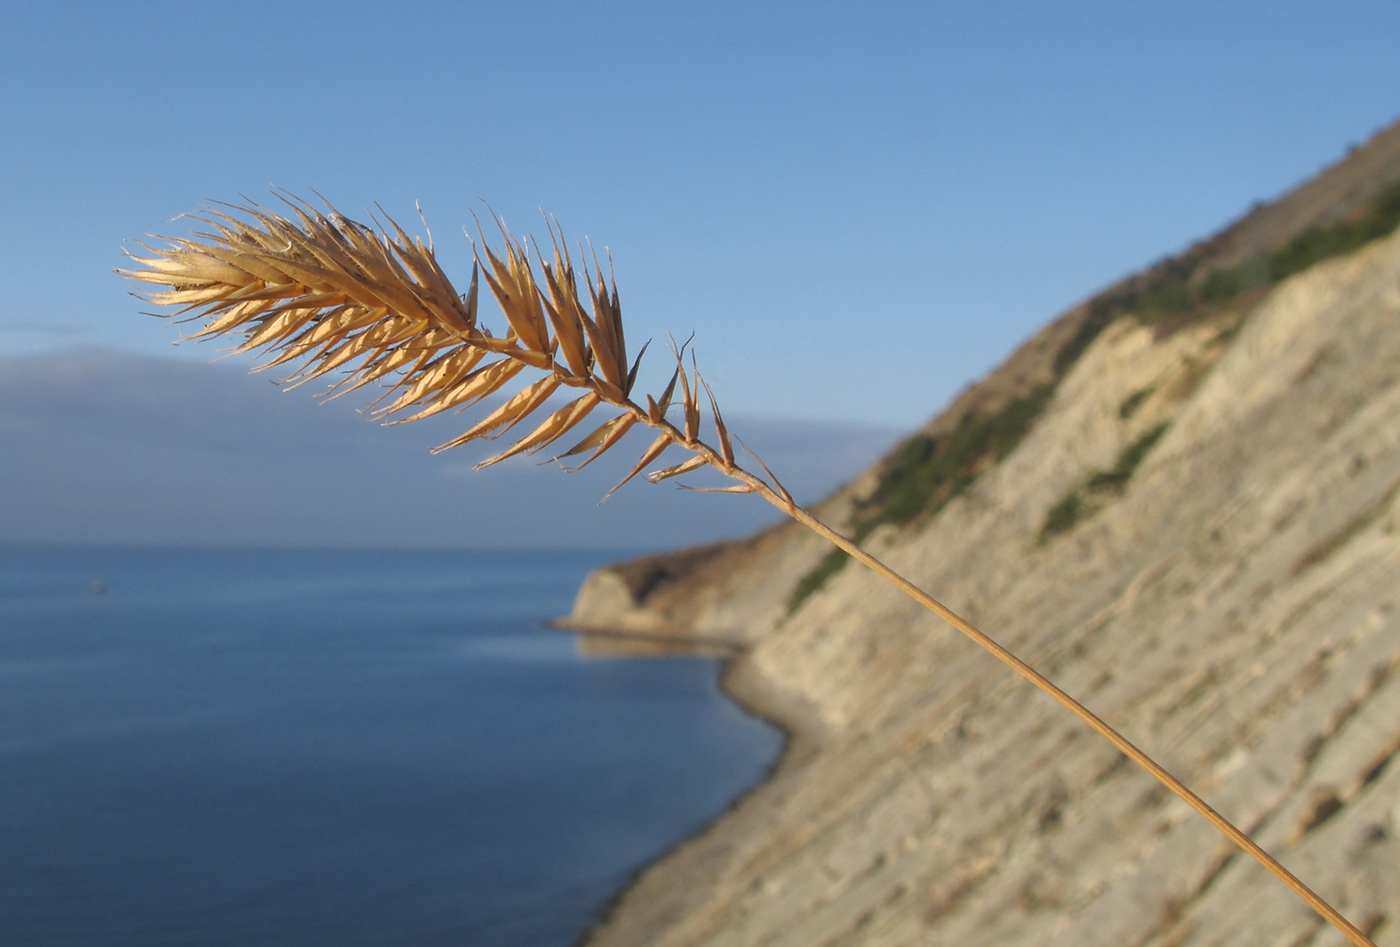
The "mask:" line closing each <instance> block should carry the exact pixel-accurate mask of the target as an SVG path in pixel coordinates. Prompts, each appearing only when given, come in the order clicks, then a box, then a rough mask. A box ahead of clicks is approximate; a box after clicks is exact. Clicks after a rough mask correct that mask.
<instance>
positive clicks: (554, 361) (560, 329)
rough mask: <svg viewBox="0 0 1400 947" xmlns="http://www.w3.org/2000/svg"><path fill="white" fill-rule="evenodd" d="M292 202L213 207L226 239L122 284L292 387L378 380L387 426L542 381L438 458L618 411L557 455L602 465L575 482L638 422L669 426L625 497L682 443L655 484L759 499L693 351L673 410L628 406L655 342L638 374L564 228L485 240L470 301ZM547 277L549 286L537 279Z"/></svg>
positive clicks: (210, 214) (548, 433)
mask: <svg viewBox="0 0 1400 947" xmlns="http://www.w3.org/2000/svg"><path fill="white" fill-rule="evenodd" d="M283 200H284V203H285V204H286V206H287V213H285V214H278V213H273V212H272V211H270V210H268V209H266V208H264V207H261V206H258V205H256V204H252V203H247V204H243V205H238V206H224V205H221V206H220V207H216V208H211V209H208V210H206V211H205V212H204V213H203V214H199V215H195V216H194V217H193V218H192V219H194V220H197V221H200V222H201V223H203V224H206V225H208V226H209V227H210V228H212V229H211V230H209V231H207V232H202V233H197V234H194V235H193V236H190V237H185V238H174V239H171V240H169V241H168V245H167V246H164V247H158V248H153V247H149V246H146V245H145V244H142V246H143V247H144V248H145V250H146V251H148V254H142V255H133V256H132V260H133V262H134V263H135V264H136V266H135V267H133V268H131V269H127V270H121V271H119V272H121V273H122V275H124V276H126V277H127V278H129V279H132V280H135V281H137V282H139V283H145V284H148V285H152V286H155V287H158V288H157V289H154V290H150V291H147V292H146V293H145V294H144V298H145V299H147V300H148V301H149V302H152V303H155V304H156V305H158V306H163V307H167V311H166V314H167V315H169V316H173V317H177V318H181V319H199V320H203V325H202V327H201V328H200V329H198V330H197V331H196V332H194V333H193V334H192V335H191V336H190V338H194V339H203V338H210V337H214V336H223V335H229V336H234V337H238V338H240V339H241V341H240V342H239V343H238V345H237V346H236V348H235V351H237V352H256V353H258V354H260V355H261V356H262V357H263V358H264V362H263V364H262V366H261V367H263V368H268V367H272V366H281V365H287V364H289V363H290V364H295V365H297V366H298V367H297V368H296V369H295V370H294V371H293V373H292V375H291V376H290V377H289V379H288V381H289V383H290V384H292V385H300V384H304V383H306V382H307V381H310V380H312V379H315V378H320V377H322V376H324V375H327V374H328V373H330V372H333V371H335V372H338V373H339V374H338V375H337V376H336V378H337V380H336V383H335V385H334V386H333V387H332V389H331V392H332V393H333V394H337V395H338V394H343V393H345V392H347V391H352V390H355V389H357V388H360V387H362V386H364V385H366V384H368V383H370V382H381V383H383V384H385V385H386V386H387V391H385V392H384V393H383V396H382V397H381V398H380V399H379V401H377V402H376V405H375V407H374V409H373V412H372V415H373V416H374V417H375V418H378V419H384V420H386V421H387V422H388V423H393V424H399V423H405V422H408V421H417V420H420V419H422V418H426V417H430V416H432V415H434V414H438V413H440V412H443V411H447V410H451V409H460V408H466V407H470V406H471V405H473V404H476V403H477V402H479V401H481V400H483V399H485V398H489V397H490V396H492V395H495V394H498V393H499V392H501V391H502V389H503V388H505V387H506V386H507V385H508V384H509V383H510V382H511V380H512V379H514V378H515V377H516V376H517V375H519V374H520V373H521V372H522V371H525V370H526V369H533V370H536V371H540V372H543V373H544V374H543V377H541V378H538V379H537V380H535V381H532V382H531V383H529V384H528V385H526V386H525V387H524V388H523V389H521V390H520V391H518V392H517V393H515V394H514V395H513V396H512V397H510V398H508V399H507V400H506V401H505V402H504V403H503V404H501V405H500V406H499V407H497V408H496V409H495V410H494V411H492V412H491V413H490V414H488V415H487V416H486V417H485V418H483V419H482V420H480V421H479V422H477V423H476V424H475V425H473V426H471V427H470V428H469V429H468V430H466V431H465V432H463V433H462V434H460V435H459V436H457V437H455V438H453V439H452V440H450V441H448V442H447V443H445V444H442V445H439V446H438V447H437V448H435V450H436V451H443V450H448V449H450V448H453V447H458V446H461V445H462V444H466V443H468V442H469V441H474V440H479V439H491V438H495V437H500V436H501V435H503V434H505V433H506V432H508V431H510V430H512V429H513V428H515V427H516V425H518V424H521V423H523V422H526V421H527V420H530V419H532V418H534V421H533V422H532V423H534V425H535V426H534V428H533V430H531V431H530V433H528V434H526V435H525V436H524V437H522V438H520V439H519V440H517V441H515V442H514V443H513V444H511V446H510V447H509V448H508V449H507V450H505V451H503V452H501V453H499V454H497V455H496V456H494V457H490V458H488V459H486V460H484V461H482V462H481V463H480V464H478V465H477V466H478V468H480V467H487V466H490V465H491V464H495V463H499V462H500V461H502V460H505V459H506V458H508V457H512V456H515V455H516V454H520V453H527V452H528V453H534V452H538V451H542V450H544V449H545V448H547V447H549V446H550V445H552V444H554V443H555V442H556V441H558V440H559V439H560V438H562V437H564V436H565V435H566V434H568V433H569V432H570V431H572V430H573V429H574V428H575V427H577V426H578V425H579V424H580V423H582V422H583V421H584V420H585V419H586V418H587V417H588V416H589V415H590V414H591V413H592V412H593V411H594V410H595V409H597V408H599V407H602V406H607V407H608V408H609V409H612V410H613V411H615V412H618V413H615V414H614V415H613V417H611V418H609V419H608V420H606V421H604V422H603V423H602V424H601V425H599V426H598V427H596V428H595V429H594V430H593V431H592V433H590V434H588V435H587V436H586V437H584V438H583V440H581V441H579V443H578V444H576V445H575V446H574V447H572V448H571V449H569V450H567V451H564V452H563V453H562V454H560V455H559V456H560V457H571V456H575V455H577V454H579V453H582V452H584V451H587V450H592V451H593V453H592V454H591V455H590V456H589V457H588V458H587V459H586V460H585V461H583V463H581V464H579V465H578V467H575V468H573V469H579V468H581V467H583V466H586V465H587V464H589V463H592V461H593V460H595V459H596V458H597V457H598V456H600V455H601V454H603V453H605V452H606V451H608V450H609V449H611V448H612V447H614V446H616V445H617V443H618V442H619V441H620V440H621V439H622V436H623V435H624V434H626V433H627V431H628V430H630V429H631V428H632V427H633V426H634V425H635V424H638V423H640V424H644V425H647V426H649V427H652V428H655V429H656V430H657V432H658V435H657V439H656V441H655V442H653V444H652V446H651V447H649V448H648V449H647V451H646V452H645V453H644V454H643V457H642V461H641V462H640V463H639V464H638V465H637V467H636V469H635V470H633V472H632V473H631V474H629V475H628V476H627V477H625V478H624V479H623V481H622V483H626V482H627V481H628V480H630V479H632V477H633V476H635V475H636V474H637V473H640V472H641V471H642V470H644V469H645V468H646V467H647V466H648V465H650V464H651V463H652V462H653V461H655V460H656V459H657V458H658V457H659V456H660V455H661V453H662V452H663V451H664V450H665V449H666V448H667V447H669V446H671V445H673V444H674V445H678V446H681V447H683V448H684V449H686V450H687V451H689V452H690V453H691V457H690V459H689V460H687V461H685V462H684V463H682V464H679V465H676V466H673V467H668V468H666V469H664V470H659V471H656V472H654V473H652V474H650V475H649V476H648V479H649V480H651V481H652V482H657V481H660V480H664V479H667V478H670V477H674V476H677V475H678V474H681V473H687V472H690V471H692V470H696V469H699V468H701V467H705V466H711V467H714V468H715V469H717V470H719V471H720V473H722V474H725V475H726V476H729V477H731V478H734V479H737V480H739V483H737V484H736V485H735V487H733V488H731V489H733V490H734V491H735V492H754V490H755V488H756V487H755V484H754V483H753V482H752V481H756V480H757V478H755V477H753V476H752V475H751V474H748V473H747V472H746V471H742V470H741V468H739V467H738V466H737V465H736V464H735V462H734V450H733V448H732V446H731V438H730V435H729V431H728V429H727V428H726V427H725V424H724V419H723V417H722V416H721V415H720V413H719V407H718V405H717V404H716V403H715V401H714V396H713V394H711V395H710V406H711V416H712V418H713V422H714V428H715V431H716V434H717V435H718V441H719V447H718V448H713V447H711V446H709V445H708V444H705V443H704V442H703V441H701V440H700V437H699V435H700V421H701V414H700V405H699V400H698V399H699V386H700V385H701V380H700V376H699V374H698V372H696V373H695V374H694V382H693V383H692V381H691V379H690V378H688V377H687V373H686V371H685V367H684V365H683V364H681V363H682V360H683V356H684V346H682V347H681V348H675V347H674V346H673V353H674V355H675V357H676V360H677V363H678V364H677V369H676V373H675V374H674V375H673V376H672V378H671V383H670V384H669V385H668V386H667V388H666V390H665V392H664V393H663V394H662V396H661V398H660V399H659V400H658V399H654V398H651V397H650V396H648V397H647V399H646V401H647V405H646V407H645V408H643V407H642V406H640V405H638V404H637V403H636V402H634V401H633V400H632V399H631V397H630V396H631V392H632V387H633V385H634V384H635V383H636V380H637V369H638V367H639V366H640V364H641V357H642V355H643V354H645V352H646V346H643V347H642V350H641V351H640V352H639V353H638V355H637V358H636V359H635V360H633V361H632V362H631V363H629V362H628V358H627V343H626V337H625V335H624V333H623V325H622V309H621V305H620V303H619V300H618V292H617V284H616V281H615V279H614V278H613V276H612V274H611V272H608V273H604V271H603V268H602V266H601V265H600V264H599V262H598V259H597V257H596V255H595V256H594V257H593V260H592V266H591V267H589V266H585V267H584V268H583V284H584V285H583V287H580V285H579V280H578V277H577V276H576V270H575V267H574V262H573V260H572V259H571V257H570V255H569V251H568V247H567V243H566V241H565V239H564V237H563V234H562V232H560V231H559V229H558V227H557V224H555V223H554V222H553V221H549V222H548V227H549V233H550V237H551V242H552V251H553V252H552V258H551V259H548V260H546V259H545V258H544V257H543V256H541V255H539V253H538V247H537V248H536V254H535V257H534V259H533V260H532V258H531V254H530V252H529V248H528V246H527V244H526V243H525V242H524V241H523V240H520V239H518V238H516V237H514V236H512V235H511V233H510V232H509V231H508V230H507V229H506V228H505V225H504V224H503V223H502V222H501V221H500V219H499V218H495V223H496V226H497V228H498V230H499V231H500V237H501V249H500V250H496V249H493V248H492V247H491V246H490V245H489V243H488V242H487V240H486V239H485V236H484V234H483V235H482V237H481V240H480V241H479V243H478V244H477V247H476V251H475V259H474V261H473V266H472V276H471V283H470V284H469V285H468V287H467V291H466V292H465V293H461V294H459V293H458V292H457V290H456V289H455V288H454V287H453V285H452V283H451V281H450V280H449V279H448V278H447V275H446V274H445V273H444V272H443V271H442V268H441V267H440V266H439V265H438V262H437V257H436V255H435V254H434V251H433V247H432V246H431V244H425V243H424V242H423V241H422V240H421V239H413V238H410V237H409V235H408V234H406V233H405V232H404V230H403V228H401V227H400V226H399V225H398V224H397V223H395V222H394V220H393V219H392V218H390V217H389V216H388V215H387V214H386V215H384V218H383V219H384V221H385V223H384V224H380V225H378V226H367V225H365V224H361V223H357V222H356V221H353V220H350V219H349V218H347V217H345V216H344V215H342V214H340V213H339V212H338V211H336V210H335V209H334V208H332V207H330V206H329V205H327V207H326V208H325V210H324V211H321V210H318V209H316V208H314V207H312V206H311V205H310V204H308V203H306V202H304V201H301V200H298V199H296V198H294V197H286V198H284V199H283ZM478 233H481V230H480V227H478ZM536 265H538V272H539V273H540V274H541V275H542V277H543V278H541V277H540V276H537V275H536ZM482 276H484V277H485V282H486V285H487V287H488V288H489V289H490V291H491V294H492V295H493V296H494V297H495V299H496V302H497V303H498V304H499V305H500V308H501V312H502V314H503V315H504V316H505V322H506V328H505V334H504V335H501V336H497V335H493V334H492V333H491V331H490V330H489V329H488V328H486V327H485V326H484V325H481V324H480V323H479V321H478V314H479V313H478V309H479V307H478V290H479V286H480V277H482ZM581 289H582V290H583V291H582V292H581V291H580V290H581ZM585 300H586V304H585ZM692 362H693V356H692ZM677 379H679V380H680V384H681V389H682V396H681V400H680V408H681V411H682V414H683V417H682V419H681V423H680V426H679V427H678V426H676V425H673V424H672V423H671V422H670V421H669V420H668V419H667V412H668V411H669V409H670V407H671V399H672V396H673V393H674V390H675V386H676V381H677ZM561 388H576V389H581V393H580V395H579V397H577V398H575V399H574V400H572V401H570V402H569V403H568V404H566V405H564V407H562V408H558V409H556V410H554V411H552V412H550V413H549V414H547V415H545V416H544V417H543V419H542V420H540V419H539V418H538V417H537V416H538V415H539V414H541V413H542V411H543V409H544V408H545V406H546V405H547V404H548V402H549V400H550V398H551V397H552V396H553V395H554V394H556V393H557V392H558V391H559V390H560V389H561ZM622 483H619V484H618V486H619V487H620V486H621V485H622ZM775 487H776V484H775ZM616 489H617V487H614V488H613V491H615V490H616ZM777 489H779V490H781V488H780V487H777ZM613 491H609V494H608V495H609V496H611V494H612V492H613ZM782 493H783V494H786V491H782ZM605 499H606V497H605Z"/></svg>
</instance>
